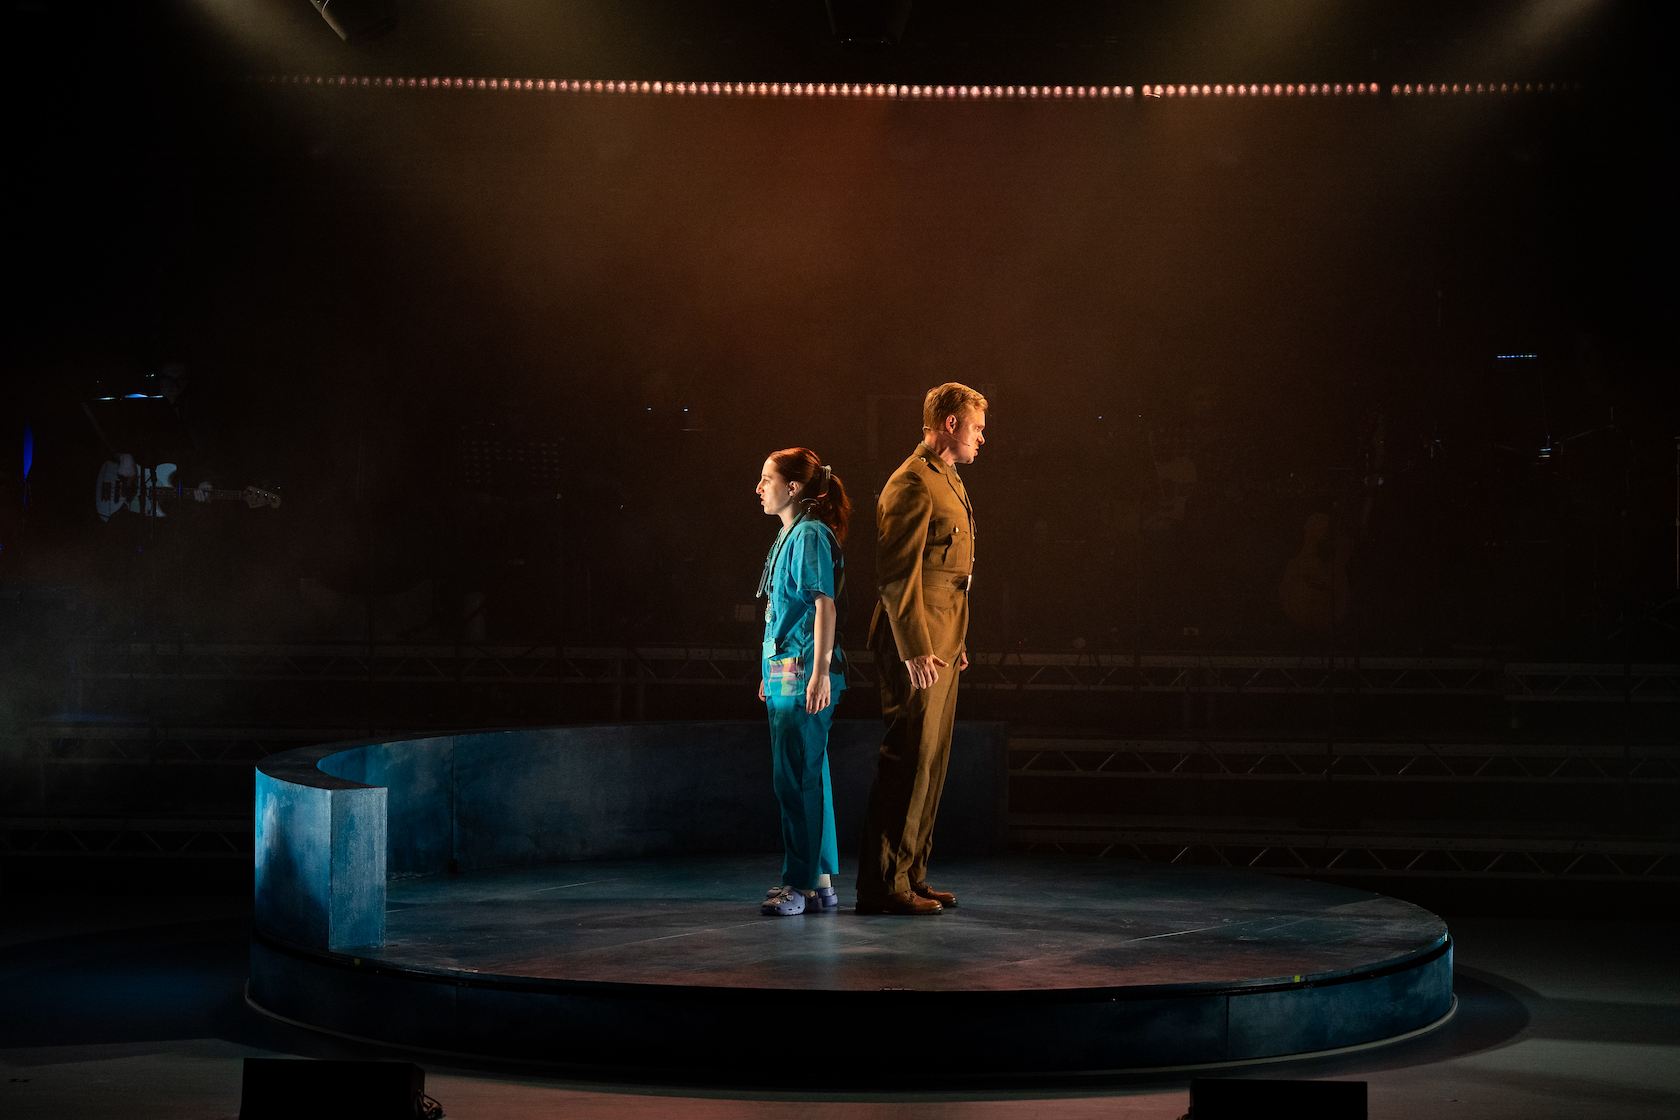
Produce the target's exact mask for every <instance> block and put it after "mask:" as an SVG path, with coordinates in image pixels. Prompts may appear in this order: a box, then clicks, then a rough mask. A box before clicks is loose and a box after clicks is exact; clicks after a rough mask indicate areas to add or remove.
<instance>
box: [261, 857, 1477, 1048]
mask: <svg viewBox="0 0 1680 1120" xmlns="http://www.w3.org/2000/svg"><path fill="white" fill-rule="evenodd" d="M779 867H780V864H779V861H778V860H777V859H775V858H774V857H765V856H730V857H717V858H692V859H637V860H606V861H589V862H578V863H570V864H565V865H558V866H551V867H547V868H542V869H526V870H512V871H482V872H473V873H469V874H463V875H457V876H449V877H441V878H428V879H409V880H400V879H399V880H393V881H392V882H391V883H390V884H389V886H388V889H387V901H386V934H385V938H386V939H385V943H384V944H383V945H381V946H379V947H377V948H374V947H369V948H366V949H356V948H353V947H351V948H340V949H339V950H337V951H331V952H329V951H326V950H323V949H309V948H303V947H300V946H297V945H295V944H287V943H285V942H283V941H281V940H278V939H276V938H274V937H272V936H270V935H266V934H264V933H262V932H261V931H259V932H257V933H256V934H255V935H254V938H253V944H252V969H251V986H250V999H251V1001H252V1003H253V1004H255V1005H256V1006H257V1007H258V1008H259V1009H260V1010H264V1011H266V1012H268V1013H270V1014H273V1015H277V1016H280V1017H283V1018H286V1019H289V1020H292V1021H295V1022H299V1023H302V1024H304V1025H307V1026H311V1027H316V1028H320V1029H324V1030H329V1031H333V1032H337V1033H341V1034H346V1035H351V1036H356V1037H361V1038H369V1039H377V1040H381V1041H385V1042H390V1043H394V1044H397V1045H400V1046H405V1047H414V1048H421V1049H428V1050H436V1051H447V1052H453V1053H464V1054H473V1055H482V1056H484V1057H491V1058H498V1059H519V1060H531V1061H540V1062H552V1063H558V1064H564V1065H578V1066H592V1067H624V1068H628V1067H634V1068H636V1069H638V1070H642V1071H646V1070H652V1069H665V1070H670V1071H690V1072H696V1073H704V1074H723V1075H727V1074H731V1073H741V1074H747V1075H751V1076H756V1077H766V1076H768V1077H773V1078H776V1079H778V1080H785V1079H786V1078H788V1077H790V1076H791V1077H794V1078H795V1080H799V1079H801V1078H803V1077H807V1076H811V1077H818V1078H828V1077H831V1076H836V1077H840V1078H843V1079H851V1080H856V1079H867V1078H870V1077H886V1078H892V1077H974V1076H986V1075H1019V1074H1031V1073H1049V1072H1061V1071H1067V1072H1071V1071H1109V1070H1112V1071H1123V1070H1134V1071H1135V1070H1143V1069H1158V1068H1162V1067H1175V1066H1194V1065H1204V1064H1214V1063H1222V1062H1242V1061H1253V1060H1259V1059H1266V1058H1275V1057H1279V1056H1283V1055H1288V1054H1296V1053H1303V1052H1313V1051H1323V1050H1331V1049H1338V1048H1342V1047H1348V1046H1356V1045H1360V1044H1364V1043H1371V1042H1376V1041H1380V1040H1383V1039H1389V1038H1393V1037H1396V1036H1399V1035H1405V1034H1410V1033H1415V1032H1417V1031H1419V1030H1423V1029H1427V1028H1428V1027H1430V1026H1432V1025H1434V1024H1436V1023H1439V1022H1441V1021H1443V1020H1444V1019H1445V1017H1446V1016H1447V1015H1448V1014H1449V1013H1450V1010H1451V1007H1452V948H1451V940H1450V938H1449V936H1448V933H1447V929H1446V926H1445V925H1444V924H1443V923H1442V921H1441V920H1440V919H1439V918H1437V917H1436V916H1435V915H1433V914H1431V913H1429V912H1427V911H1425V910H1422V909H1420V908H1418V907H1416V906H1413V905H1411V904H1409V903H1405V902H1401V901H1398V900H1396V899H1392V898H1387V897H1384V896H1382V895H1375V894H1370V893H1367V892H1364V891H1356V890H1351V889H1348V888H1344V887H1335V886H1327V885H1324V884H1319V883H1312V882H1307V881H1302V880H1294V879H1287V878H1280V877H1274V876H1266V875H1260V874H1253V873H1248V872H1240V871H1229V870H1222V869H1211V868H1198V867H1162V866H1160V865H1155V864H1144V863H1135V862H1131V861H1124V860H1096V859H1071V858H1059V857H1027V856H1003V857H995V858H988V859H971V860H961V861H959V860H952V861H940V862H939V863H938V865H937V868H936V870H937V872H938V874H937V877H936V879H935V882H936V885H937V886H938V887H939V888H940V889H942V890H951V891H955V892H956V893H957V894H958V895H959V896H960V902H961V904H960V906H958V907H957V908H956V909H954V910H950V911H947V912H946V913H944V914H941V915H938V916H934V917H918V918H894V917H879V916H872V917H860V916H859V915H857V914H855V913H854V912H853V911H852V909H851V906H850V899H851V894H852V892H851V890H850V887H849V884H850V871H849V869H848V873H847V874H846V876H845V877H844V883H843V884H841V886H840V896H841V898H842V900H844V901H843V905H842V907H841V909H840V911H839V912H838V913H829V914H822V915H819V914H808V915H805V916H803V917H798V918H766V917H761V916H760V915H759V914H758V913H757V906H756V903H757V900H758V899H761V898H762V897H763V895H764V892H765V889H766V888H767V887H769V886H771V885H772V884H773V883H774V882H775V880H776V879H777V877H778V871H779ZM800 1070H803V1071H807V1072H806V1073H805V1074H798V1073H794V1072H790V1071H800Z"/></svg>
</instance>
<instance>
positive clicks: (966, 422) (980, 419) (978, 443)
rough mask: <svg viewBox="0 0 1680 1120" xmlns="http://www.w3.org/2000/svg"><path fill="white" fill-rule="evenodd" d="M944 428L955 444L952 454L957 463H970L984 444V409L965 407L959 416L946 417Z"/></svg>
mask: <svg viewBox="0 0 1680 1120" xmlns="http://www.w3.org/2000/svg"><path fill="white" fill-rule="evenodd" d="M945 430H946V432H947V433H948V434H949V436H950V438H951V442H952V443H953V444H954V445H955V446H953V448H952V452H953V456H954V458H955V459H956V461H957V462H959V463H972V462H974V457H975V456H976V455H978V454H980V449H981V448H982V447H984V446H985V444H986V410H985V409H983V408H970V409H965V410H964V411H963V413H962V415H961V416H952V417H948V418H947V419H946V421H945Z"/></svg>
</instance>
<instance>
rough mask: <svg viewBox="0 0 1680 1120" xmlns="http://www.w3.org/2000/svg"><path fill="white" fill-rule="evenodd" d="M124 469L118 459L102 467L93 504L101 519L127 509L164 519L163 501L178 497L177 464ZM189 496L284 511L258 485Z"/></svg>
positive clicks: (277, 500) (277, 499)
mask: <svg viewBox="0 0 1680 1120" xmlns="http://www.w3.org/2000/svg"><path fill="white" fill-rule="evenodd" d="M121 470H122V468H121V467H119V466H118V465H117V463H116V461H115V460H111V461H107V462H106V463H105V464H104V465H103V466H101V467H100V468H99V478H98V481H97V482H95V483H94V490H93V505H94V508H95V509H96V510H98V512H99V520H101V521H109V520H110V519H111V517H112V515H113V514H115V513H116V512H117V511H118V510H124V509H126V510H128V511H129V512H130V513H138V514H141V515H143V516H145V517H162V516H164V512H163V503H162V500H161V499H162V498H163V497H164V496H165V495H169V496H172V497H173V496H176V491H175V464H174V463H159V464H158V465H157V466H156V467H142V466H139V465H138V464H136V466H135V471H134V473H133V474H131V475H127V476H124V475H123V474H122V473H121ZM189 494H190V495H192V496H193V497H194V498H196V499H198V500H199V501H242V502H244V503H245V504H246V505H247V506H249V507H250V508H252V509H257V508H259V507H261V506H268V507H269V508H270V509H279V508H280V495H279V494H278V493H276V492H274V491H273V490H264V489H261V488H260V487H256V486H247V487H245V489H243V490H216V489H195V490H186V491H182V492H181V494H180V495H179V496H180V497H182V498H185V497H187V495H189Z"/></svg>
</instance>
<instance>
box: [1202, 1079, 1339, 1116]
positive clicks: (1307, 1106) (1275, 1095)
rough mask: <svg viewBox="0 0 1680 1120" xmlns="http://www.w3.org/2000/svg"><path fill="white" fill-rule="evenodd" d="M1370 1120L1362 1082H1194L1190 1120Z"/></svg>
mask: <svg viewBox="0 0 1680 1120" xmlns="http://www.w3.org/2000/svg"><path fill="white" fill-rule="evenodd" d="M1274 1117H1275V1118H1276V1120H1366V1117H1365V1082H1363V1081H1281V1080H1272V1079H1269V1078H1268V1079H1261V1078H1253V1079H1247V1078H1236V1077H1193V1078H1191V1079H1190V1120H1273V1118H1274Z"/></svg>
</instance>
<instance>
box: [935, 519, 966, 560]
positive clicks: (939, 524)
mask: <svg viewBox="0 0 1680 1120" xmlns="http://www.w3.org/2000/svg"><path fill="white" fill-rule="evenodd" d="M959 531H960V527H959V526H958V525H957V523H956V522H955V521H952V520H951V519H950V518H949V517H935V518H933V519H932V520H930V521H929V522H928V539H927V551H928V556H929V557H931V558H933V559H935V560H939V561H941V562H943V561H944V560H945V559H946V558H947V557H948V556H950V554H951V546H952V545H954V544H955V543H956V539H957V533H958V532H959Z"/></svg>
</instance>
